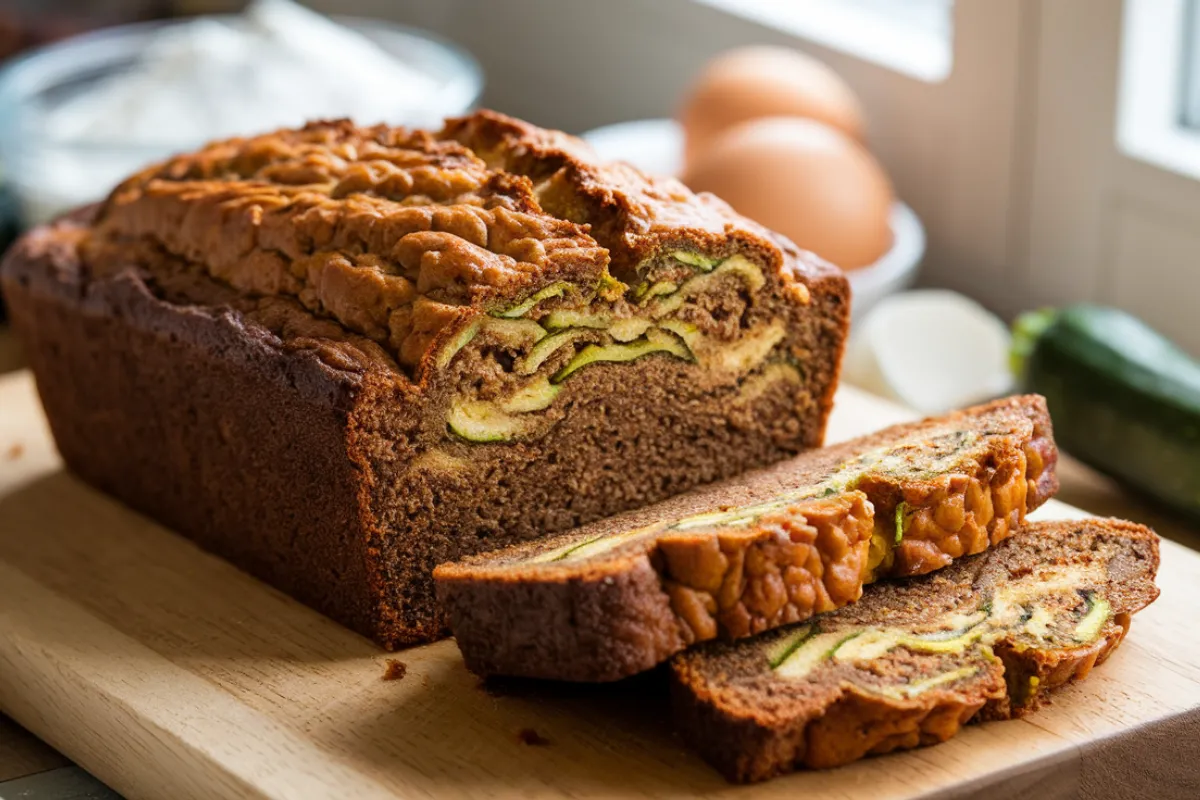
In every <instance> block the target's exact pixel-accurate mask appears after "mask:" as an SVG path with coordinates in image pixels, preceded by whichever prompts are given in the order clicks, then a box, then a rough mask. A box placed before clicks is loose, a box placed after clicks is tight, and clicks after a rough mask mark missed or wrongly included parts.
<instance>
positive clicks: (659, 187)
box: [68, 111, 833, 380]
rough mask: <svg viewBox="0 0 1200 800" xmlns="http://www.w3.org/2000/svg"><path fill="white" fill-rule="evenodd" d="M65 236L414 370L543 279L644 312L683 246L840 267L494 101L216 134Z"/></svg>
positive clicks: (796, 286) (763, 263) (787, 278)
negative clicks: (412, 121) (643, 282)
mask: <svg viewBox="0 0 1200 800" xmlns="http://www.w3.org/2000/svg"><path fill="white" fill-rule="evenodd" d="M68 233H69V234H70V235H72V236H75V237H77V238H78V245H79V252H80V254H81V256H82V258H83V261H84V263H85V265H86V267H87V269H88V270H89V271H90V274H91V275H93V276H95V277H104V276H106V275H109V274H113V273H116V272H119V271H120V270H123V269H126V268H128V267H129V266H135V267H137V268H139V269H140V270H142V271H143V272H144V273H146V275H147V281H148V283H149V284H150V285H151V287H152V288H154V289H155V290H156V291H157V292H158V293H160V295H162V296H164V297H165V298H167V299H170V300H175V301H182V302H193V303H206V304H218V303H229V302H234V301H236V302H234V305H235V306H236V307H238V308H239V309H240V310H242V311H243V312H244V313H246V314H247V315H248V316H250V317H251V318H254V319H256V320H257V321H259V322H262V323H263V324H266V325H267V327H268V328H271V329H272V330H273V331H274V332H276V333H277V334H278V335H280V336H281V337H282V338H284V339H285V340H286V339H288V338H302V337H305V336H318V337H321V338H326V339H345V340H348V341H350V342H351V343H352V344H353V345H354V348H355V349H356V350H357V351H358V352H359V353H361V354H363V355H365V356H367V358H368V359H369V360H371V361H373V362H375V363H383V364H385V365H387V366H388V367H389V368H391V369H395V370H397V371H399V372H403V373H406V374H408V375H410V376H412V377H414V378H416V379H417V380H421V379H422V378H423V375H424V372H425V371H427V370H428V369H430V368H431V367H434V366H435V365H436V359H435V358H433V353H434V351H435V350H437V348H438V345H439V344H440V343H444V342H445V341H447V340H448V339H449V338H451V337H452V336H453V335H454V331H460V330H462V329H463V327H465V326H466V325H467V324H469V321H470V320H471V319H472V318H475V317H478V316H480V315H483V314H488V313H492V314H495V313H496V312H497V311H502V310H503V309H506V308H512V307H514V306H516V305H518V304H520V303H522V302H527V301H528V300H529V298H531V297H532V296H534V295H535V294H537V293H538V292H539V291H543V290H546V289H548V288H550V287H555V286H558V287H561V290H560V291H558V294H556V295H555V294H552V295H550V296H548V297H547V298H546V302H545V303H543V305H545V306H546V307H548V308H552V307H555V306H556V305H557V306H560V307H579V306H581V305H588V304H591V305H593V306H594V305H595V304H597V303H601V304H606V305H608V306H611V307H614V308H620V307H622V306H626V305H633V304H635V303H636V298H634V297H633V294H634V293H635V289H634V288H631V287H632V286H633V284H634V283H636V282H637V281H638V280H639V279H640V278H643V277H644V276H645V274H646V273H647V271H652V270H653V265H652V262H655V261H656V260H657V261H661V260H662V259H663V258H665V255H666V254H667V253H669V252H672V251H686V252H691V253H698V254H702V257H704V258H713V259H720V258H727V257H729V256H731V255H733V254H735V253H736V254H741V255H743V256H745V257H747V258H749V259H752V260H753V261H755V262H757V264H758V266H759V267H760V268H761V269H762V270H763V271H764V273H765V274H767V275H768V276H775V277H776V278H777V280H778V283H779V284H780V285H781V286H782V287H783V290H784V293H791V294H792V295H794V299H795V300H797V301H800V302H803V301H806V300H807V296H808V293H807V284H808V283H809V282H810V281H811V279H813V278H814V277H816V276H818V275H821V274H828V273H831V272H832V271H833V270H832V268H830V267H828V266H827V265H824V264H823V263H821V262H819V261H818V260H816V259H815V257H811V256H809V255H807V254H804V253H802V252H801V251H799V250H797V249H796V248H795V247H794V246H792V245H791V244H790V243H788V242H786V240H781V239H780V238H778V237H776V236H774V235H773V234H770V233H769V232H767V231H765V230H764V229H762V228H761V227H760V226H758V225H756V224H754V223H752V222H750V221H748V220H745V219H744V218H741V217H739V216H737V215H736V214H735V213H734V212H733V211H732V210H731V209H730V208H729V207H728V206H727V205H726V204H725V203H723V202H721V201H720V200H718V199H716V198H715V197H712V196H709V195H699V196H698V195H694V194H692V193H691V192H690V191H688V190H687V189H686V188H685V187H684V186H683V185H682V184H680V183H678V182H677V181H674V180H670V179H656V178H650V177H647V176H644V175H642V174H641V173H639V172H638V171H636V170H635V169H633V168H632V167H628V166H625V165H603V164H600V163H598V162H597V161H596V159H595V156H594V155H593V154H592V153H591V152H590V151H589V150H588V148H587V146H586V145H585V144H583V143H582V142H581V141H579V140H577V139H574V138H573V137H570V136H567V135H565V134H562V133H559V132H555V131H547V130H542V129H540V128H537V127H535V126H532V125H529V124H526V123H523V122H519V121H517V120H514V119H510V118H508V117H505V116H503V115H500V114H496V113H494V112H487V111H481V112H478V113H476V114H474V115H472V116H469V117H464V118H461V119H457V120H450V121H448V122H447V123H446V125H445V127H444V128H443V129H442V130H441V131H438V132H426V131H410V130H406V129H402V128H391V127H386V126H375V127H369V128H362V127H356V126H354V125H353V124H351V123H350V122H348V121H345V120H341V121H332V122H315V123H310V124H309V125H306V126H305V127H303V128H301V129H298V130H281V131H276V132H274V133H270V134H266V135H263V136H257V137H253V138H247V139H232V140H228V141H221V142H215V143H213V144H210V145H208V146H206V147H204V148H202V149H201V150H199V151H197V152H195V153H190V154H186V155H181V156H177V157H175V158H172V159H170V160H168V161H166V162H163V163H161V164H158V165H155V166H152V167H150V168H148V169H146V170H143V171H142V172H140V173H138V174H136V175H134V176H132V177H131V178H129V179H128V180H126V181H124V182H123V183H122V184H120V185H119V186H118V187H117V188H116V189H115V190H114V191H113V192H112V193H111V194H110V195H109V197H108V199H107V200H106V201H105V202H104V203H103V204H102V205H101V206H100V208H99V209H98V210H97V211H96V214H95V217H94V219H93V220H91V221H90V223H89V224H86V225H84V226H83V227H82V228H81V227H79V226H78V225H76V226H75V227H74V228H72V229H71V230H70V231H68ZM672 264H673V266H674V268H675V269H676V270H678V269H681V268H682V267H681V266H680V264H679V263H678V262H672ZM659 272H660V273H661V272H662V270H661V269H660V270H659ZM657 275H658V273H656V276H657Z"/></svg>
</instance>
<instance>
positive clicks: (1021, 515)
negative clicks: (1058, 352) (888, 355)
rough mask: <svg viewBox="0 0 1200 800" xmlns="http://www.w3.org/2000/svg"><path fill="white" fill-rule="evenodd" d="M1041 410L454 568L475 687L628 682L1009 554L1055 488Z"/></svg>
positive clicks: (785, 474)
mask: <svg viewBox="0 0 1200 800" xmlns="http://www.w3.org/2000/svg"><path fill="white" fill-rule="evenodd" d="M1056 460H1057V451H1056V450H1055V447H1054V442H1053V438H1052V434H1051V427H1050V419H1049V417H1048V416H1047V413H1046V406H1045V403H1044V401H1043V400H1042V398H1041V397H1038V396H1036V395H1030V396H1024V397H1014V398H1009V399H1006V400H1001V401H997V402H994V403H990V404H988V405H983V406H978V407H976V408H971V409H967V410H965V411H962V412H958V413H954V414H951V415H949V416H946V417H942V418H939V419H929V420H925V421H924V422H919V423H915V424H906V425H899V426H896V427H892V428H888V429H887V430H884V431H880V432H879V433H876V434H873V435H871V436H866V437H863V438H861V439H856V440H854V441H851V442H846V443H845V444H840V445H837V446H835V447H830V448H826V449H824V450H821V451H816V452H811V453H808V454H805V455H802V456H800V457H798V458H796V459H794V460H792V461H791V462H788V463H786V464H784V465H781V466H778V467H776V468H774V469H770V470H766V471H762V472H758V473H755V474H752V475H749V476H746V477H743V478H739V479H736V480H733V481H729V482H727V483H724V484H721V485H718V486H714V487H709V488H707V489H705V490H702V491H698V492H694V493H692V494H690V495H687V496H684V497H681V498H676V499H675V500H673V501H668V502H666V503H663V504H660V505H658V506H655V507H652V508H648V509H645V510H642V511H639V512H637V513H634V514H627V515H624V516H621V517H618V518H615V519H610V520H606V521H604V522H601V523H597V524H593V525H590V526H587V527H584V528H581V529H580V530H578V531H575V532H573V533H570V534H567V535H565V536H561V537H557V538H554V539H551V540H545V541H542V542H537V543H533V544H527V545H523V546H517V547H514V548H510V549H507V550H503V551H500V552H497V553H493V554H489V555H484V556H478V557H472V558H468V559H465V560H463V561H461V562H459V563H455V564H447V565H442V566H441V567H439V568H438V569H437V570H436V571H435V579H436V580H437V582H438V590H439V596H440V599H441V602H442V604H443V606H444V608H445V609H446V610H447V612H448V614H449V617H450V624H451V627H452V629H453V631H454V635H455V637H456V638H457V640H458V646H459V648H460V649H461V650H462V653H463V656H464V658H465V659H466V662H467V666H468V667H470V668H471V669H472V670H474V671H475V672H478V673H480V674H484V675H489V674H504V675H519V676H526V677H536V678H552V679H561V680H573V681H609V680H616V679H618V678H622V677H625V676H628V675H632V674H634V673H636V672H640V671H642V670H646V669H649V668H651V667H653V666H654V665H655V664H658V663H660V662H662V661H664V660H666V659H667V658H669V657H670V656H672V655H674V654H675V653H678V652H680V651H681V650H683V649H684V648H686V647H688V646H689V645H692V644H694V643H696V642H700V641H704V640H706V639H713V638H716V637H718V636H720V637H724V638H727V639H735V638H739V637H744V636H750V635H752V634H756V633H760V632H762V631H765V630H768V629H770V628H775V627H778V626H780V625H785V624H788V623H794V622H799V621H801V620H804V619H807V618H808V617H810V616H812V615H813V614H818V613H821V612H824V611H829V610H832V609H835V608H839V607H841V606H844V605H847V604H848V603H852V602H854V601H855V600H857V599H858V597H859V594H860V593H861V592H862V587H863V584H864V583H869V582H871V581H873V580H876V579H877V578H881V577H892V576H906V575H917V574H921V573H925V572H929V571H931V570H934V569H938V568H940V567H943V566H945V565H946V564H948V563H950V562H951V561H952V560H953V559H955V558H958V557H961V556H964V555H969V554H971V553H978V552H980V551H982V550H984V549H985V548H987V547H988V546H989V545H992V544H996V543H997V542H999V541H1001V540H1003V539H1005V538H1006V537H1007V536H1008V535H1009V534H1011V533H1012V532H1013V531H1014V530H1015V529H1016V527H1017V526H1019V525H1020V524H1021V523H1022V522H1023V521H1024V519H1025V514H1026V513H1027V512H1028V511H1030V510H1032V509H1034V508H1036V507H1037V506H1039V505H1040V504H1041V503H1042V502H1044V501H1045V500H1046V499H1047V498H1048V497H1049V496H1050V495H1051V494H1053V492H1054V491H1055V490H1056V489H1057V488H1058V485H1057V479H1056V477H1055V472H1054V466H1055V462H1056Z"/></svg>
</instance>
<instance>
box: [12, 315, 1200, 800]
mask: <svg viewBox="0 0 1200 800" xmlns="http://www.w3.org/2000/svg"><path fill="white" fill-rule="evenodd" d="M21 365H22V364H21V357H20V353H19V349H18V347H17V344H16V342H15V341H14V339H13V337H12V335H11V334H10V333H9V332H8V331H7V330H3V329H0V372H6V371H10V370H15V369H19V368H20V367H21ZM0 411H2V410H0ZM1059 476H1060V480H1061V483H1062V488H1061V490H1060V492H1059V494H1058V499H1059V500H1062V501H1064V502H1066V503H1068V504H1070V505H1074V506H1078V507H1081V508H1085V509H1087V510H1088V511H1091V512H1093V513H1095V514H1099V515H1106V516H1117V517H1124V518H1128V519H1132V520H1135V521H1138V522H1143V523H1145V524H1148V525H1150V526H1152V527H1154V528H1155V529H1156V530H1157V531H1158V532H1159V533H1160V534H1161V535H1162V536H1164V537H1166V538H1169V539H1173V540H1174V541H1176V542H1179V543H1180V544H1183V545H1185V546H1187V547H1190V548H1192V549H1194V550H1200V527H1197V526H1195V525H1191V524H1188V523H1186V522H1184V521H1181V520H1179V519H1178V518H1174V517H1172V516H1171V515H1169V514H1167V513H1165V512H1163V511H1161V510H1158V509H1156V508H1154V507H1152V506H1150V505H1148V504H1147V503H1146V502H1144V501H1143V500H1141V499H1139V498H1136V497H1133V496H1131V495H1129V494H1128V493H1126V492H1125V491H1123V490H1122V489H1121V488H1120V487H1118V486H1117V485H1116V484H1114V483H1113V482H1112V481H1110V480H1108V479H1107V478H1105V477H1103V476H1101V475H1099V474H1098V473H1096V472H1094V471H1093V470H1091V469H1089V468H1087V467H1085V466H1084V465H1082V464H1080V463H1079V462H1077V461H1075V460H1073V459H1071V458H1069V457H1064V458H1062V460H1061V461H1060V463H1059ZM70 763H71V762H70V761H69V760H68V759H67V758H66V757H65V756H63V755H61V754H60V753H58V752H57V751H55V750H54V749H52V748H51V747H49V746H48V745H46V744H44V743H43V742H41V741H40V740H38V739H37V738H36V737H34V736H33V735H32V734H30V733H29V732H27V731H25V730H24V729H23V728H21V727H20V726H19V725H17V724H16V723H14V722H13V721H12V720H10V719H8V718H7V717H5V716H3V715H2V714H0V798H4V797H8V796H13V797H16V796H21V797H30V798H33V797H49V795H47V794H43V793H41V792H34V793H32V794H30V793H28V792H26V791H25V790H24V787H19V786H18V784H21V783H22V781H21V780H19V779H22V778H28V777H29V776H32V775H36V774H38V773H42V772H48V771H50V770H60V771H61V772H62V777H63V779H64V780H63V783H64V784H67V783H71V782H72V781H76V782H77V781H78V780H79V775H78V774H76V773H78V770H75V769H71V770H70V772H68V771H67V770H64V769H63V768H65V767H69V765H70ZM9 782H13V783H9ZM6 784H7V785H6ZM13 790H15V791H13ZM10 791H12V794H11V795H10V794H9V792H10ZM60 796H62V795H60ZM72 796H76V797H79V796H86V795H82V794H74V793H72ZM93 796H98V795H93Z"/></svg>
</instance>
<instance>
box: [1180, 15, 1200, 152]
mask: <svg viewBox="0 0 1200 800" xmlns="http://www.w3.org/2000/svg"><path fill="white" fill-rule="evenodd" d="M1183 37H1184V39H1183V64H1182V69H1183V82H1182V85H1183V98H1182V100H1183V113H1182V115H1181V116H1182V119H1183V124H1184V125H1187V126H1188V127H1189V128H1200V0H1187V12H1186V14H1185V16H1184V24H1183Z"/></svg>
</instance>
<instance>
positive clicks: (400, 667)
mask: <svg viewBox="0 0 1200 800" xmlns="http://www.w3.org/2000/svg"><path fill="white" fill-rule="evenodd" d="M407 674H408V665H407V664H405V663H404V662H403V661H401V660H400V659H398V658H389V659H388V660H387V669H385V670H384V671H383V679H384V680H385V681H398V680H400V679H401V678H403V677H404V676H405V675H407Z"/></svg>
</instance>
